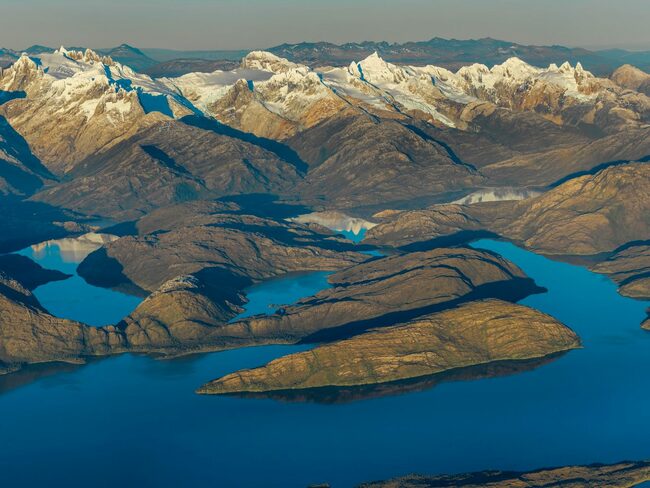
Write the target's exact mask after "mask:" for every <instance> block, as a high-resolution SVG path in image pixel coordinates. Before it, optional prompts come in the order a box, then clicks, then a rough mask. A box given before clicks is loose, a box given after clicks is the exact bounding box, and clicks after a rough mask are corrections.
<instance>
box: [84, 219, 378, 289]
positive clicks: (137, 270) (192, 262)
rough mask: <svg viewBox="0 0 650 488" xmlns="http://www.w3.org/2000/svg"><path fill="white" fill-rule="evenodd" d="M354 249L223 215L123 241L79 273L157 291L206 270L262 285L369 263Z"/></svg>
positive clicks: (291, 228)
mask: <svg viewBox="0 0 650 488" xmlns="http://www.w3.org/2000/svg"><path fill="white" fill-rule="evenodd" d="M352 248H353V247H352V246H351V245H350V243H349V242H347V241H345V240H343V239H341V238H337V237H333V236H331V235H329V236H328V235H323V234H319V233H317V232H314V231H313V230H311V229H309V228H308V227H305V226H303V225H299V224H292V223H288V222H281V221H275V220H272V219H263V218H260V217H254V216H245V215H243V216H242V215H232V214H219V215H213V216H211V222H210V223H207V222H204V225H195V226H192V225H188V226H184V227H181V228H176V229H173V230H171V231H169V232H164V233H156V234H148V235H144V236H127V237H123V238H121V239H118V240H117V241H114V242H112V243H110V244H108V245H106V246H105V247H104V248H102V249H100V250H98V251H96V252H95V253H93V254H91V255H89V256H88V257H87V258H86V260H85V261H84V262H82V263H81V264H80V265H79V273H80V274H81V275H82V276H84V277H85V278H86V279H88V280H90V281H92V282H96V283H102V282H103V280H105V278H106V276H111V275H112V277H117V276H119V277H121V278H122V279H123V280H124V281H125V282H131V283H133V284H135V285H137V286H138V287H140V288H141V289H143V290H147V291H155V290H156V289H158V287H159V286H161V285H162V284H163V283H164V282H166V281H168V280H170V279H173V278H175V277H177V276H180V275H187V274H193V273H196V272H198V271H200V270H202V269H206V268H222V269H227V270H229V271H230V272H231V273H232V274H234V275H238V276H243V277H247V278H249V279H252V280H256V281H257V280H262V279H266V278H270V277H273V276H278V275H281V274H284V273H288V272H291V271H307V270H334V269H340V268H341V267H344V266H348V265H350V264H353V263H356V262H360V261H363V260H365V259H367V256H365V255H363V254H360V253H357V252H352ZM348 251H349V252H348ZM104 284H106V283H104ZM111 284H113V285H115V284H119V282H118V283H111Z"/></svg>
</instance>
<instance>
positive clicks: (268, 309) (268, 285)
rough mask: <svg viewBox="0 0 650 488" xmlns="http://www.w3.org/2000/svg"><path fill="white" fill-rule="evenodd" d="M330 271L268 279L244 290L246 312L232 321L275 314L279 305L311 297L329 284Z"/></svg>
mask: <svg viewBox="0 0 650 488" xmlns="http://www.w3.org/2000/svg"><path fill="white" fill-rule="evenodd" d="M330 274H332V273H331V272H329V271H317V272H315V273H299V274H291V275H287V276H282V277H280V278H276V279H273V280H268V281H265V282H263V283H260V284H258V285H253V286H251V287H250V288H249V289H248V290H244V292H245V293H246V298H247V299H248V303H246V304H245V305H244V312H242V313H241V314H239V315H238V316H237V317H235V318H233V319H232V322H234V321H236V320H239V319H242V318H244V317H250V316H252V315H258V314H273V313H274V312H275V311H276V310H277V309H278V308H280V307H279V305H288V304H291V303H295V302H297V301H298V300H300V299H301V298H305V297H309V296H311V295H314V294H316V293H318V292H319V291H321V290H324V289H325V288H327V287H328V286H329V284H328V283H327V277H328V276H329V275H330Z"/></svg>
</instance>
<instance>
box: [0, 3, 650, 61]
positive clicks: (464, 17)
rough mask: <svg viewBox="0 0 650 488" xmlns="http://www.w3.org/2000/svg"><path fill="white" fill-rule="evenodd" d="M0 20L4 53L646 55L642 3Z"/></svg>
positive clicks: (343, 7) (79, 8)
mask: <svg viewBox="0 0 650 488" xmlns="http://www.w3.org/2000/svg"><path fill="white" fill-rule="evenodd" d="M0 14H1V15H0V45H3V46H21V45H22V46H24V47H27V46H29V45H32V44H40V45H47V46H50V45H55V46H59V45H61V44H63V45H82V46H98V47H99V46H115V45H119V44H121V43H122V42H125V43H127V44H130V45H133V46H143V48H144V49H173V50H178V51H203V50H219V51H238V50H251V49H259V48H263V47H272V46H276V45H279V44H282V43H283V42H286V43H290V44H293V43H297V42H302V41H304V42H316V40H318V39H326V40H327V42H333V43H335V44H342V43H346V42H359V41H358V39H367V40H370V41H380V40H385V41H387V42H398V43H403V42H405V41H409V40H414V39H426V38H431V37H436V36H437V37H442V38H456V39H477V38H484V37H492V38H495V39H506V40H509V41H512V42H517V43H519V44H523V45H539V46H549V45H562V46H569V47H584V48H585V49H600V48H602V47H603V46H606V47H607V48H622V49H628V50H650V34H649V33H648V31H647V25H646V24H647V19H648V18H649V17H650V3H649V2H647V0H619V1H618V2H616V3H614V2H611V1H609V0H572V1H571V2H566V1H565V0H544V1H543V2H540V1H534V0H401V1H400V2H399V3H397V2H391V1H389V0H328V1H319V0H184V1H183V2H180V1H178V0H110V1H105V0H101V1H100V0H56V1H52V0H0ZM144 46H147V47H144ZM24 47H23V49H24ZM100 49H101V47H100Z"/></svg>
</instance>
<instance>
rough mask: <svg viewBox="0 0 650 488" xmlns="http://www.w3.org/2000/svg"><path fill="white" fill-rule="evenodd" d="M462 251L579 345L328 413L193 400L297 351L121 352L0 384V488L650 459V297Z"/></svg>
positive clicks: (503, 248) (355, 475)
mask: <svg viewBox="0 0 650 488" xmlns="http://www.w3.org/2000/svg"><path fill="white" fill-rule="evenodd" d="M475 246H476V247H482V248H487V249H492V250H494V251H497V252H499V253H500V254H502V255H504V256H505V257H507V258H509V259H511V260H512V261H514V262H515V263H517V264H518V265H519V266H521V267H522V268H523V269H524V271H526V272H527V273H528V274H529V275H530V276H531V277H533V278H534V279H535V280H536V281H537V283H538V284H540V285H541V286H545V287H547V288H548V289H549V292H548V293H545V294H541V295H535V296H532V297H529V298H527V299H525V300H524V301H523V303H524V304H527V305H531V306H534V307H536V308H539V309H541V310H543V311H545V312H547V313H550V314H552V315H554V316H555V317H557V318H558V319H560V320H562V321H563V322H564V323H566V324H567V325H569V326H570V327H572V328H573V329H574V330H575V331H577V332H578V334H580V336H581V337H582V339H583V342H584V349H581V350H577V351H572V352H570V353H568V354H566V355H564V356H562V357H560V358H559V359H557V360H555V361H553V362H551V363H548V364H545V365H543V366H541V367H539V368H538V369H535V370H532V371H528V372H525V373H520V374H517V375H511V376H503V377H497V378H491V379H481V380H472V381H454V382H446V383H441V384H439V385H438V386H435V387H432V388H429V389H426V390H422V391H416V392H411V393H407V394H402V395H392V396H385V397H380V398H374V399H366V400H359V401H354V402H351V403H338V404H320V403H286V402H282V401H278V400H273V399H251V398H238V397H218V396H215V397H204V396H198V395H195V394H193V390H194V389H195V388H197V387H198V386H200V385H201V384H202V383H204V382H205V381H207V380H209V379H212V378H215V377H218V376H220V375H222V374H224V373H227V372H229V371H233V370H235V369H238V368H241V367H251V366H255V365H258V364H262V363H264V362H266V361H268V360H269V359H271V358H273V357H277V356H279V355H282V354H286V353H288V352H291V351H296V350H298V349H299V348H296V347H288V346H287V347H275V346H274V347H264V348H249V349H242V350H236V351H228V352H222V353H214V354H206V355H202V356H197V357H192V358H185V359H181V360H175V361H156V360H153V359H150V358H147V357H140V356H131V355H125V356H120V357H114V358H109V359H105V360H101V361H98V362H93V363H91V364H89V365H86V366H82V367H79V368H77V369H74V370H72V371H69V372H65V373H57V374H52V375H51V376H48V377H42V378H40V379H36V380H33V381H31V382H30V383H27V384H25V385H23V386H17V385H14V387H13V388H9V385H8V379H9V378H11V377H12V376H11V375H9V376H8V377H5V378H2V377H0V388H2V387H3V386H4V388H5V389H6V391H5V392H4V393H3V394H0V412H2V413H3V415H0V439H2V443H0V473H2V475H1V477H2V481H3V485H6V486H44V485H47V486H61V485H64V486H71V487H76V486H87V485H88V484H89V483H90V484H92V485H93V486H123V485H129V486H143V487H148V486H157V487H172V486H218V487H230V486H233V487H261V486H263V487H282V488H287V487H294V486H295V487H305V486H307V485H308V484H310V483H322V482H329V483H331V485H332V486H333V487H348V486H353V485H354V484H355V483H359V482H362V481H367V480H372V479H384V478H388V477H392V476H398V475H403V474H406V473H410V472H420V473H437V472H461V471H470V470H479V469H487V468H491V469H496V468H499V469H533V468H540V467H543V466H557V465H565V464H573V463H593V462H616V461H620V460H624V459H635V460H638V459H648V458H650V443H649V442H648V437H649V434H650V388H648V383H649V378H648V375H649V373H650V354H648V352H649V350H650V334H648V333H646V332H644V331H642V330H641V329H640V328H639V325H640V322H641V321H642V319H643V318H644V317H645V308H646V307H647V306H648V305H649V303H648V302H642V301H634V300H631V299H627V298H624V297H621V296H620V295H618V293H617V292H616V286H615V285H614V284H613V283H611V282H610V281H609V280H607V279H606V278H604V277H603V276H600V275H597V274H594V273H591V272H589V271H587V270H585V269H583V268H581V267H577V266H573V265H569V264H564V263H559V262H555V261H551V260H549V259H546V258H544V257H540V256H536V255H534V254H532V253H530V252H527V251H523V250H520V249H518V248H516V247H515V246H513V245H511V244H507V243H501V242H493V241H480V242H478V243H476V244H475ZM285 285H286V283H285ZM274 300H275V298H274ZM278 301H280V300H278ZM19 378H20V376H17V377H13V379H12V380H11V382H13V383H16V382H17V381H19ZM36 468H37V469H36Z"/></svg>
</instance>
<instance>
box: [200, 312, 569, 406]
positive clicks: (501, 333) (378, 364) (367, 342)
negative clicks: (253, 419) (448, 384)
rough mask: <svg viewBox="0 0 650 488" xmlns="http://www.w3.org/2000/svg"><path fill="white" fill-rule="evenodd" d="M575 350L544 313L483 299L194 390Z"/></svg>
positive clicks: (287, 385)
mask: <svg viewBox="0 0 650 488" xmlns="http://www.w3.org/2000/svg"><path fill="white" fill-rule="evenodd" d="M579 345H580V341H579V339H578V337H577V336H576V335H575V334H574V333H573V332H572V331H571V330H569V329H568V328H566V327H565V326H563V325H562V324H560V323H559V322H557V321H556V320H555V319H553V318H551V317H549V316H548V315H545V314H542V313H541V312H537V311H535V310H533V309H530V308H527V307H522V306H520V305H514V304H510V303H507V302H503V301H499V300H485V301H478V302H472V303H469V304H466V305H463V306H461V307H458V308H454V309H451V310H447V311H444V312H439V313H434V314H430V315H426V316H423V317H419V318H418V319H415V320H413V321H411V322H407V323H405V324H399V325H395V326H392V327H385V328H381V329H375V330H371V331H369V332H366V333H363V334H360V335H357V336H355V337H353V338H351V339H347V340H343V341H339V342H334V343H332V344H326V345H323V346H319V347H316V348H314V349H312V350H310V351H306V352H301V353H297V354H292V355H289V356H285V357H283V358H280V359H276V360H274V361H272V362H270V363H269V364H267V365H266V366H263V367H261V368H256V369H251V370H242V371H238V372H235V373H232V374H229V375H227V376H224V377H223V378H220V379H218V380H215V381H212V382H210V383H208V384H206V385H205V386H203V387H202V388H201V389H200V390H199V393H211V394H216V393H238V392H260V391H273V390H290V389H305V388H318V387H325V386H351V385H367V384H373V383H385V382H391V381H398V380H404V379H409V378H414V377H420V376H426V375H432V374H436V373H440V372H443V371H448V370H450V369H455V368H462V367H467V366H473V365H478V364H484V363H489V362H493V361H504V360H524V359H532V358H539V357H543V356H547V355H550V354H553V353H557V352H560V351H566V350H568V349H574V348H577V347H579Z"/></svg>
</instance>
